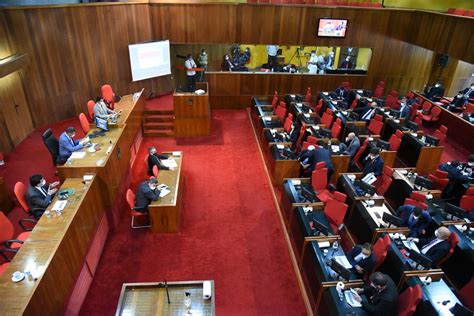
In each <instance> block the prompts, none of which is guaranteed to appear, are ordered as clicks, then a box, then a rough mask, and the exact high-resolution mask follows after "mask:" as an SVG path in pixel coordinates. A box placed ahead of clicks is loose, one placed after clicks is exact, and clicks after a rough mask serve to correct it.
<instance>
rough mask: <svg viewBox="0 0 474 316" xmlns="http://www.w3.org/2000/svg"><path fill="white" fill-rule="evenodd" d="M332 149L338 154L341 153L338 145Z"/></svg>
mask: <svg viewBox="0 0 474 316" xmlns="http://www.w3.org/2000/svg"><path fill="white" fill-rule="evenodd" d="M331 149H332V151H333V152H335V153H338V152H339V146H338V145H331Z"/></svg>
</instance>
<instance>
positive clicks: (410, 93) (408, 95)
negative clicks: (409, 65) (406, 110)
mask: <svg viewBox="0 0 474 316" xmlns="http://www.w3.org/2000/svg"><path fill="white" fill-rule="evenodd" d="M405 97H406V98H407V99H408V100H411V99H413V98H414V97H415V94H414V93H413V92H411V91H408V92H407V94H405Z"/></svg>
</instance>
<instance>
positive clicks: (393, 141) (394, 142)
mask: <svg viewBox="0 0 474 316" xmlns="http://www.w3.org/2000/svg"><path fill="white" fill-rule="evenodd" d="M397 132H400V133H402V135H403V132H402V131H400V130H399V129H397ZM388 142H389V143H390V150H391V151H397V150H398V148H400V144H401V143H402V138H401V137H399V136H398V133H395V134H392V136H390V138H389V139H388Z"/></svg>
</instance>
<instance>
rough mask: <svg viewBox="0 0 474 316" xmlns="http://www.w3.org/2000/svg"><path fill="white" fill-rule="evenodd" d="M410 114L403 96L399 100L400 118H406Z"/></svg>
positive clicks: (408, 106)
mask: <svg viewBox="0 0 474 316" xmlns="http://www.w3.org/2000/svg"><path fill="white" fill-rule="evenodd" d="M409 116H410V105H409V104H408V101H407V98H403V99H402V100H401V101H400V118H405V119H408V117H409Z"/></svg>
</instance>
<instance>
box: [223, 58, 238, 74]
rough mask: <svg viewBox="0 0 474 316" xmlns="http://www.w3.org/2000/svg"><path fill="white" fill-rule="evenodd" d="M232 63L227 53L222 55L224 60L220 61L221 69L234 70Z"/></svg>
mask: <svg viewBox="0 0 474 316" xmlns="http://www.w3.org/2000/svg"><path fill="white" fill-rule="evenodd" d="M234 68H235V66H234V64H233V63H232V62H231V61H230V57H229V55H227V54H225V55H224V60H223V61H222V71H234Z"/></svg>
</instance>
